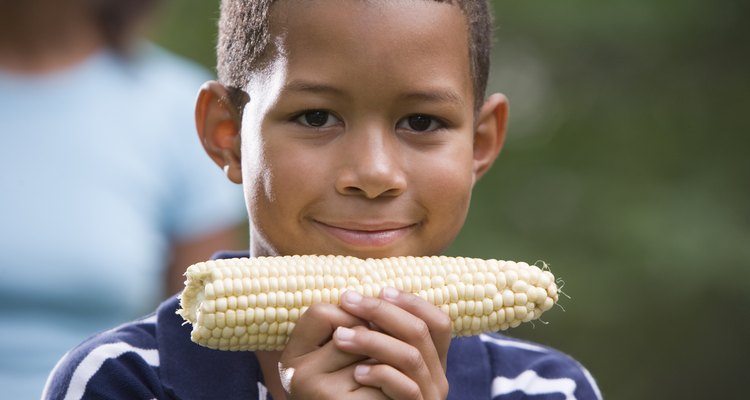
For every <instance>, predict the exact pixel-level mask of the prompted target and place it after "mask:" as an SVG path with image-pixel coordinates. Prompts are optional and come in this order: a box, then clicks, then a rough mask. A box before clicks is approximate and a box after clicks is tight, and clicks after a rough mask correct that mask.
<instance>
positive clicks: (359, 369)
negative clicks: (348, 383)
mask: <svg viewBox="0 0 750 400" xmlns="http://www.w3.org/2000/svg"><path fill="white" fill-rule="evenodd" d="M369 372H370V366H369V365H357V366H356V367H354V376H358V377H363V376H365V375H367V374H368V373H369Z"/></svg>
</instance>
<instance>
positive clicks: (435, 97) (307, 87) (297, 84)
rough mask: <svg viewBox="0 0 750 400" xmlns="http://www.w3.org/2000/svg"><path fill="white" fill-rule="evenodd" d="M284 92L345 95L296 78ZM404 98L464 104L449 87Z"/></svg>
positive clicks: (407, 93) (322, 84)
mask: <svg viewBox="0 0 750 400" xmlns="http://www.w3.org/2000/svg"><path fill="white" fill-rule="evenodd" d="M282 91H283V92H311V93H327V94H333V95H339V96H344V95H345V93H344V91H343V90H341V89H339V88H337V87H335V86H332V85H328V84H325V83H317V82H311V81H304V80H294V81H291V82H289V83H288V84H286V85H285V86H284V88H283V89H282ZM399 97H401V98H402V99H403V100H407V101H426V102H435V103H452V104H456V105H459V106H463V105H464V99H463V97H461V96H460V95H459V94H458V93H457V92H456V91H454V90H452V89H448V88H431V89H427V90H416V91H411V92H406V93H404V94H402V95H401V96H399Z"/></svg>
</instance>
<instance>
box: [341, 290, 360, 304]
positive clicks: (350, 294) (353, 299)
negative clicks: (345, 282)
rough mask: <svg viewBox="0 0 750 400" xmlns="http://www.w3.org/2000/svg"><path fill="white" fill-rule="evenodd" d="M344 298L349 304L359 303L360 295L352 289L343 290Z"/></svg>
mask: <svg viewBox="0 0 750 400" xmlns="http://www.w3.org/2000/svg"><path fill="white" fill-rule="evenodd" d="M344 300H346V302H347V303H350V304H359V302H361V301H362V295H361V294H359V293H358V292H356V291H354V290H347V291H346V292H344Z"/></svg>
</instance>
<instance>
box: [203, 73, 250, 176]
mask: <svg viewBox="0 0 750 400" xmlns="http://www.w3.org/2000/svg"><path fill="white" fill-rule="evenodd" d="M229 99H230V97H229V91H228V90H227V88H225V87H224V86H223V85H221V84H220V83H218V82H216V81H209V82H206V83H204V84H203V86H201V89H200V92H199V93H198V100H197V101H196V104H195V125H196V128H197V130H198V137H199V138H200V141H201V144H202V145H203V148H204V149H205V150H206V153H208V155H209V156H210V157H211V159H212V160H214V162H215V163H216V164H217V165H218V166H219V167H221V168H222V169H223V170H224V173H225V174H226V175H227V178H229V180H230V181H232V182H234V183H242V167H241V165H242V164H241V159H240V130H241V129H240V127H241V121H240V115H239V112H238V110H237V109H236V108H235V107H234V106H233V105H232V103H231V101H230V100H229Z"/></svg>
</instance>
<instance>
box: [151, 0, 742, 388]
mask: <svg viewBox="0 0 750 400" xmlns="http://www.w3.org/2000/svg"><path fill="white" fill-rule="evenodd" d="M749 4H750V3H748V2H743V1H739V0H730V1H715V2H709V1H698V0H681V1H675V0H673V1H669V0H663V1H658V2H657V1H647V0H612V1H608V2H601V1H596V0H567V1H530V0H526V1H495V2H494V10H495V14H496V25H497V32H496V35H495V36H496V44H495V49H494V56H493V72H492V79H491V82H490V90H491V91H501V92H504V93H505V94H507V95H508V97H509V98H510V101H511V120H510V127H509V129H510V130H509V137H508V140H507V143H506V147H505V149H504V151H503V153H502V154H501V156H500V158H499V159H498V161H497V163H496V164H495V166H494V169H493V170H492V172H491V173H489V175H487V176H486V177H485V178H483V179H482V181H480V183H479V184H478V187H477V190H476V194H475V197H474V200H473V208H472V211H471V213H470V216H469V220H468V222H467V226H466V228H465V229H464V231H463V232H462V234H461V236H460V237H459V238H458V240H457V241H456V243H455V244H454V246H453V247H452V248H451V249H450V251H449V253H450V254H452V255H470V256H477V257H488V258H506V259H515V260H527V261H529V262H534V261H536V260H544V261H546V262H548V263H549V264H550V266H551V268H552V271H553V272H554V273H555V274H556V275H558V276H560V277H561V278H562V279H564V281H565V287H564V289H563V290H564V291H565V293H567V294H568V295H569V296H570V298H569V299H564V300H563V301H562V305H563V306H564V309H565V310H564V311H563V310H562V309H560V308H557V309H554V310H553V311H551V312H550V313H548V314H546V315H545V317H544V319H545V321H546V322H547V323H546V324H543V323H536V324H535V326H530V325H529V326H528V327H521V328H517V329H515V330H512V331H510V332H508V333H509V334H511V335H512V336H516V337H521V338H527V339H531V340H535V341H538V342H541V343H544V344H548V345H551V346H553V347H556V348H558V349H561V350H563V351H565V352H567V353H569V354H571V355H573V356H574V357H575V358H577V359H578V360H579V361H581V362H582V363H583V364H585V365H586V366H587V367H588V369H589V370H590V371H591V372H592V373H593V375H594V376H595V377H596V378H597V380H598V383H599V385H600V387H601V389H602V392H603V394H604V396H605V398H607V399H613V400H615V399H739V398H747V397H746V396H747V395H746V394H745V395H743V394H742V393H746V392H747V389H746V385H747V384H748V383H750V379H749V378H748V377H750V367H748V360H750V345H748V340H750V326H749V324H748V322H747V317H748V315H750V313H748V312H747V311H746V309H747V308H748V307H749V306H750V291H749V290H748V289H747V286H748V282H749V281H750V270H749V269H748V267H750V265H749V264H750V206H749V205H750V161H749V160H748V156H747V154H746V153H747V150H748V148H749V147H750V146H749V145H750V129H748V128H750V124H748V118H750V110H749V108H750V101H749V100H748V96H750V84H749V81H750V80H749V79H748V71H750V69H749V68H748V67H749V66H750V63H749V62H748V54H749V52H748V50H749V49H750V46H748V44H749V43H750V41H748V39H749V37H748V36H750V35H748V33H749V32H750V28H748V25H747V24H746V23H743V22H744V21H743V19H746V17H748V16H750V12H748V11H750V6H749ZM217 9H218V1H216V0H210V1H209V0H179V1H172V2H168V3H167V5H166V6H165V7H164V8H163V10H162V12H161V13H160V14H159V17H158V18H157V19H156V20H155V26H154V30H153V33H152V37H153V38H154V39H155V40H156V41H157V42H159V43H161V44H162V45H164V46H165V47H167V48H169V49H172V50H174V51H175V52H177V53H179V54H182V55H185V56H187V57H189V58H192V59H194V60H196V61H198V62H200V63H202V64H204V65H205V66H207V67H211V68H213V65H214V53H213V46H214V43H215V36H216V33H215V31H216V28H215V25H216V19H217Z"/></svg>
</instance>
